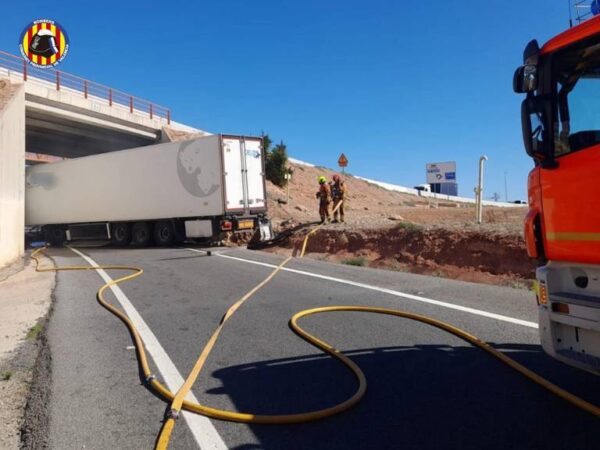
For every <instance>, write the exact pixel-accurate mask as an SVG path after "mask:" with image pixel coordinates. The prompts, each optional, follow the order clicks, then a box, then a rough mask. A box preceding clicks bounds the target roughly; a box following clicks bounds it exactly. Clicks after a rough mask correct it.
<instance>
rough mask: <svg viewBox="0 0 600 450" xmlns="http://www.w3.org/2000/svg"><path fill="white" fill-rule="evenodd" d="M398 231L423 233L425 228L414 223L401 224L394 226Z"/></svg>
mask: <svg viewBox="0 0 600 450" xmlns="http://www.w3.org/2000/svg"><path fill="white" fill-rule="evenodd" d="M394 229H396V230H406V231H408V232H411V233H415V232H418V231H423V230H424V229H425V228H424V227H423V226H422V225H419V224H418V223H414V222H400V223H398V224H396V225H395V226H394Z"/></svg>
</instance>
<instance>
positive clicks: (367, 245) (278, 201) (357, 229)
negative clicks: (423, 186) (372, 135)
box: [267, 164, 535, 286]
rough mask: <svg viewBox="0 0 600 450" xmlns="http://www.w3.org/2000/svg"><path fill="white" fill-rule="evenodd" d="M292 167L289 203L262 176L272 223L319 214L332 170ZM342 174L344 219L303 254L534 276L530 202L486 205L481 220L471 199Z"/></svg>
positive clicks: (460, 272)
mask: <svg viewBox="0 0 600 450" xmlns="http://www.w3.org/2000/svg"><path fill="white" fill-rule="evenodd" d="M291 166H292V169H293V171H294V173H293V175H292V180H291V184H290V189H289V191H290V195H289V202H286V201H285V200H287V192H286V189H281V188H279V187H277V186H274V185H273V184H272V183H267V192H268V206H269V216H270V218H271V219H272V221H273V225H274V228H275V229H276V230H281V229H285V228H291V227H293V226H294V225H296V224H299V223H307V222H313V221H316V220H318V218H319V216H318V205H317V200H316V199H315V195H314V193H315V192H316V190H317V177H318V176H319V175H325V176H327V177H328V178H330V177H331V176H332V175H333V174H334V173H335V172H333V171H331V170H329V169H324V168H321V167H309V166H302V165H297V164H292V165H291ZM342 176H343V175H342ZM343 178H344V179H345V182H346V186H347V188H348V198H347V201H346V207H345V209H346V223H344V224H336V225H333V224H332V225H327V226H325V227H324V228H323V229H321V230H320V231H319V232H318V233H316V234H315V235H313V237H312V238H311V239H310V241H309V244H308V256H312V257H315V258H319V259H323V260H329V261H335V262H344V263H346V264H354V265H368V266H370V267H379V268H386V269H392V270H401V271H407V272H416V273H422V274H430V275H437V276H443V277H448V278H454V279H458V280H464V281H474V282H482V283H491V284H504V285H509V286H526V285H529V284H530V281H529V280H531V279H533V278H534V276H535V266H534V263H532V262H531V261H530V260H529V258H528V257H527V253H526V250H525V243H524V240H523V237H522V235H523V232H522V229H523V218H524V216H525V213H526V212H527V208H523V207H515V208H499V207H485V208H484V223H483V224H477V223H475V220H474V219H475V208H474V206H473V205H471V204H464V203H463V204H460V203H455V202H449V201H447V200H436V199H431V198H423V197H418V196H415V195H410V194H404V193H399V192H394V191H389V190H386V189H383V188H381V187H379V186H377V185H374V184H371V183H367V182H365V181H363V180H358V179H356V178H353V177H351V176H343ZM303 239H304V234H302V233H300V234H297V235H295V236H293V237H292V238H290V240H289V241H287V242H284V243H283V244H282V248H284V249H285V250H284V251H285V252H289V249H294V250H295V251H298V249H299V247H300V246H301V245H302V240H303ZM272 251H278V250H277V249H273V250H272Z"/></svg>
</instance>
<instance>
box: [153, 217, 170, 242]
mask: <svg viewBox="0 0 600 450" xmlns="http://www.w3.org/2000/svg"><path fill="white" fill-rule="evenodd" d="M154 242H156V244H157V245H160V246H163V247H164V246H167V245H172V244H173V242H175V228H173V224H172V223H171V222H170V221H167V220H161V221H159V222H156V224H154Z"/></svg>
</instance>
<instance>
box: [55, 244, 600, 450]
mask: <svg viewBox="0 0 600 450" xmlns="http://www.w3.org/2000/svg"><path fill="white" fill-rule="evenodd" d="M80 250H81V251H82V252H83V253H84V254H85V255H87V256H88V257H91V258H92V259H93V261H95V262H97V263H98V264H125V265H138V266H141V267H143V269H144V271H145V272H144V274H143V275H142V276H141V277H139V278H137V279H135V280H133V281H131V282H128V283H125V284H123V285H121V288H122V292H123V294H124V296H125V297H126V300H127V301H129V302H130V303H131V307H132V308H135V310H136V311H137V313H139V317H140V319H141V320H143V321H144V323H145V324H146V325H147V328H144V333H148V332H150V333H151V334H152V335H153V336H154V337H155V338H156V341H155V342H154V341H153V342H152V345H151V348H150V349H149V352H150V353H151V355H152V356H153V361H152V365H153V367H154V368H155V373H156V376H157V377H158V378H159V379H161V380H165V379H167V378H169V379H170V380H171V381H172V380H177V376H183V377H186V376H187V373H188V372H189V370H190V369H191V367H192V365H193V364H194V362H195V360H196V358H197V356H198V354H199V352H200V350H201V349H202V347H203V345H204V343H205V342H206V340H207V338H208V336H209V335H210V333H211V331H212V330H213V329H214V327H215V326H216V324H218V322H219V320H220V318H221V316H222V315H223V313H224V311H225V310H226V309H227V307H228V306H229V305H230V304H232V303H233V302H234V301H236V300H237V299H238V298H239V297H241V296H242V295H243V294H244V293H246V292H247V291H248V290H249V289H250V288H252V287H253V286H254V285H256V284H257V283H258V282H260V281H262V280H263V279H264V278H265V277H266V276H267V275H268V274H269V273H270V272H271V270H272V268H271V265H275V264H278V263H279V262H280V261H281V260H282V259H283V258H282V257H280V256H276V255H272V254H265V253H259V252H251V251H246V250H237V249H236V250H234V249H215V250H216V251H217V252H221V253H222V255H221V256H219V255H213V256H206V255H205V254H202V253H198V252H193V251H191V250H188V249H183V248H180V249H155V248H152V249H150V248H149V249H112V248H96V249H93V248H86V249H83V248H82V249H80ZM49 254H51V255H52V257H53V258H54V260H55V262H56V264H57V265H58V266H65V265H86V264H88V262H86V261H84V259H82V257H80V256H78V255H77V254H76V253H74V252H73V251H71V250H69V249H51V250H50V251H49ZM256 262H258V263H259V264H257V263H256ZM287 267H288V268H289V269H291V270H286V271H282V272H281V273H279V274H278V275H277V276H276V277H275V279H274V280H273V281H272V282H271V283H270V284H268V285H267V286H266V287H265V288H264V289H262V290H261V291H260V292H258V293H257V294H256V296H255V297H253V298H252V299H251V300H250V301H249V302H248V303H246V304H245V305H244V306H243V308H242V309H241V310H240V311H239V312H238V313H237V314H236V315H235V316H234V317H233V318H232V319H231V320H230V321H229V322H228V324H227V326H226V328H225V330H224V333H223V334H222V337H221V339H220V340H219V342H218V344H217V346H216V348H215V350H214V352H213V354H212V355H211V357H210V359H209V361H208V364H207V367H206V368H205V370H204V372H203V374H202V375H201V376H200V379H199V380H198V382H197V383H196V385H195V387H194V389H193V394H194V395H195V396H196V397H197V399H199V400H200V401H201V402H202V403H205V404H208V405H211V406H215V407H220V408H229V409H232V410H236V411H244V412H255V413H263V414H267V413H268V414H278V413H292V412H299V411H306V410H311V409H318V408H323V407H325V406H330V405H333V404H334V403H336V402H339V401H341V400H343V399H344V398H346V397H348V396H349V395H351V394H352V393H353V392H354V389H355V387H356V386H355V382H354V379H353V377H352V375H351V374H350V373H349V372H348V371H347V370H346V369H344V368H343V367H341V365H340V364H339V363H337V362H335V361H333V360H331V359H330V358H329V357H326V356H323V355H322V354H320V353H319V352H318V351H317V350H316V349H314V348H313V347H311V346H310V345H309V344H307V343H305V342H304V341H302V340H301V339H299V338H298V337H296V336H295V335H294V334H293V333H292V332H291V331H290V330H289V328H288V326H287V322H288V320H289V318H290V317H291V316H292V314H294V313H295V312H297V311H299V310H301V309H306V308H311V307H317V306H326V305H370V306H381V307H387V308H397V309H404V310H407V311H412V312H416V313H420V314H426V315H430V316H432V317H435V318H438V319H441V320H444V321H447V322H449V323H452V324H454V325H457V326H459V327H462V328H464V329H465V330H467V331H469V332H470V333H472V334H475V335H477V336H479V337H480V338H482V339H484V340H486V341H488V342H491V343H493V345H494V346H496V347H497V348H499V349H501V350H502V351H505V352H507V353H509V354H510V356H512V357H513V358H515V359H517V360H518V361H520V362H522V363H523V364H525V365H527V366H528V367H530V368H532V369H534V370H536V371H537V372H539V373H540V374H542V375H543V376H545V377H547V378H549V379H550V380H551V381H553V382H555V383H557V384H559V385H560V386H562V387H564V388H566V389H568V390H570V391H572V392H574V393H576V394H578V395H580V396H583V397H584V398H586V399H588V400H590V401H592V402H593V403H595V404H600V383H599V380H598V377H596V376H593V375H590V374H587V373H584V372H581V371H578V370H575V369H572V368H570V367H567V366H565V365H562V364H560V363H557V362H555V361H554V360H552V359H550V358H548V357H547V356H546V355H545V354H544V353H543V352H542V350H541V347H540V346H539V344H538V337H537V330H536V329H535V328H534V327H532V323H535V322H536V316H537V313H536V307H535V300H534V298H533V296H532V294H531V293H530V292H527V291H524V290H517V289H510V288H500V287H493V286H485V285H478V284H471V283H464V282H457V281H452V280H445V279H441V278H432V277H425V276H420V275H413V274H407V273H398V272H388V271H383V270H371V269H366V268H359V267H350V266H343V265H334V264H329V263H324V262H320V261H315V260H309V259H303V260H298V259H294V260H292V261H291V262H290V263H289V265H288V266H287ZM109 275H110V276H111V277H113V278H116V277H117V276H119V275H120V273H119V271H110V273H109ZM101 284H102V281H101V278H100V277H99V275H98V274H97V273H96V272H95V271H87V272H60V273H59V275H58V282H57V287H56V290H55V299H56V302H55V306H54V312H53V315H52V318H51V320H50V323H49V325H48V330H47V335H48V339H49V344H50V351H51V356H52V380H51V402H50V405H49V410H50V430H49V437H50V443H51V447H52V448H54V449H82V448H85V449H112V448H119V449H145V448H152V446H153V444H154V440H155V438H156V435H157V433H158V431H159V429H160V425H161V419H162V416H163V414H164V411H165V407H166V404H165V403H164V402H163V401H162V400H160V399H158V398H156V397H155V396H154V395H153V394H152V393H151V392H150V391H148V390H147V389H146V388H145V387H144V386H143V385H142V383H141V381H140V376H139V373H138V368H137V364H136V359H135V352H134V350H132V348H131V345H132V343H131V339H130V336H129V334H128V332H127V330H126V328H125V327H124V326H123V324H122V323H121V322H120V321H119V320H118V319H117V318H115V317H114V316H112V315H111V314H110V313H108V312H107V311H106V310H105V309H103V308H102V307H100V306H99V305H98V304H97V303H96V301H95V292H96V290H97V288H98V287H99V286H100V285H101ZM107 297H108V298H109V299H110V300H111V301H112V302H113V303H114V304H117V305H119V300H118V299H117V298H115V296H114V295H113V294H112V293H111V294H109V295H108V296H107ZM431 300H434V302H431ZM435 301H438V302H435ZM457 308H458V309H457ZM303 324H304V325H305V326H306V328H307V329H308V330H309V331H311V332H312V333H314V334H316V335H317V336H319V337H320V338H321V339H324V340H326V341H327V342H330V343H331V344H333V345H335V346H336V347H337V348H340V349H341V350H343V351H344V352H345V353H346V354H348V355H349V356H351V357H352V359H353V360H354V361H355V362H356V363H358V364H359V365H360V367H361V368H362V369H363V371H364V372H365V374H366V376H367V379H368V382H369V385H368V390H367V394H366V396H365V398H364V399H363V400H362V401H361V402H360V404H358V405H357V406H356V407H355V408H354V409H352V410H350V411H348V412H346V413H344V414H342V415H339V416H336V417H333V418H330V419H327V420H324V421H320V422H314V423H308V424H302V425H289V426H269V425H245V424H237V423H229V422H222V421H217V420H208V419H205V418H202V417H199V416H196V415H190V414H188V415H186V419H182V420H179V422H178V424H177V427H176V429H175V432H174V435H173V440H172V445H171V448H175V449H193V448H214V449H217V448H234V449H239V450H242V449H243V450H250V449H262V448H265V449H365V448H403V449H412V448H418V449H439V448H460V449H468V448H477V449H481V448H486V449H505V448H510V447H512V448H519V449H520V448H543V449H546V450H547V449H564V448H570V449H584V448H585V449H589V448H594V447H595V446H597V445H598V442H600V427H598V421H597V419H595V418H593V417H591V416H589V415H588V414H586V413H583V412H581V411H579V410H577V409H575V408H574V407H572V406H570V405H569V404H567V403H565V402H564V401H563V400H560V399H558V398H555V397H554V396H552V395H551V394H549V393H548V392H546V391H544V390H543V389H541V388H539V387H537V386H535V385H533V384H532V383H531V382H529V381H528V380H526V379H524V378H522V377H521V376H520V375H519V374H517V373H515V372H513V371H512V370H511V369H509V368H508V367H505V366H504V365H502V364H501V363H500V362H498V361H496V360H495V359H493V358H492V357H490V356H488V355H487V354H485V353H484V352H482V351H481V350H479V349H476V348H473V347H472V346H470V345H469V344H467V343H465V342H463V341H461V340H460V339H458V338H455V337H453V336H450V335H448V334H446V333H444V332H442V331H440V330H437V329H433V328H431V327H427V326H426V325H423V324H418V323H414V322H411V321H408V320H405V319H398V318H391V317H383V316H374V315H368V314H358V313H330V314H326V315H321V316H316V317H311V318H306V319H305V320H304V322H303ZM157 346H158V347H157ZM162 350H164V354H162V353H161V351H162ZM169 362H171V363H172V364H173V366H170V365H169ZM176 387H177V386H175V387H174V389H176Z"/></svg>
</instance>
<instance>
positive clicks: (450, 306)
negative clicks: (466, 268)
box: [186, 248, 538, 329]
mask: <svg viewBox="0 0 600 450" xmlns="http://www.w3.org/2000/svg"><path fill="white" fill-rule="evenodd" d="M186 250H190V251H192V252H197V253H206V252H204V251H202V250H198V249H195V248H187V249H186ZM213 255H215V256H220V257H221V258H227V259H232V260H235V261H241V262H245V263H247V264H255V265H257V266H264V267H271V268H275V267H277V266H276V265H273V264H268V263H264V262H260V261H254V260H251V259H245V258H239V257H237V256H230V255H225V254H223V253H213ZM282 270H285V271H286V272H291V273H297V274H299V275H305V276H307V277H313V278H319V279H321V280H328V281H333V282H335V283H340V284H347V285H350V286H356V287H359V288H363V289H368V290H371V291H377V292H382V293H384V294H389V295H393V296H395V297H402V298H406V299H409V300H414V301H417V302H421V303H428V304H430V305H436V306H441V307H442V308H448V309H454V310H457V311H462V312H466V313H469V314H475V315H477V316H481V317H487V318H489V319H495V320H499V321H502V322H508V323H513V324H516V325H522V326H524V327H529V328H536V329H537V328H538V324H537V323H535V322H529V321H527V320H523V319H517V318H515V317H509V316H504V315H502V314H496V313H491V312H488V311H483V310H481V309H475V308H469V307H467V306H460V305H455V304H454V303H448V302H442V301H439V300H434V299H432V298H427V297H422V296H419V295H412V294H407V293H405V292H400V291H395V290H393V289H387V288H382V287H378V286H373V285H370V284H365V283H358V282H356V281H350V280H345V279H343V278H336V277H330V276H327V275H321V274H318V273H314V272H306V271H304V270H297V269H290V268H288V267H284V268H283V269H282Z"/></svg>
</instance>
